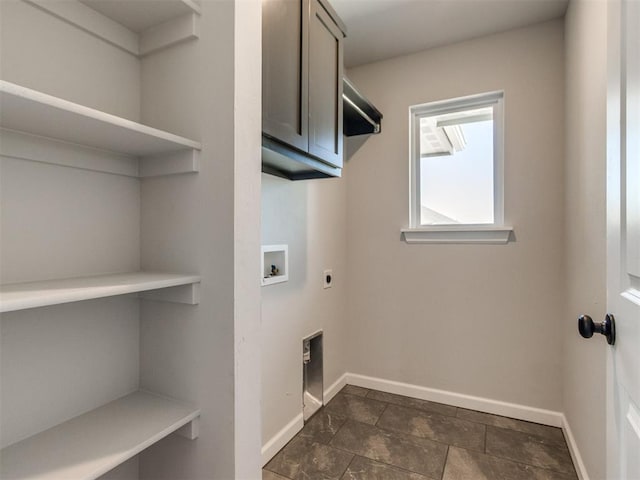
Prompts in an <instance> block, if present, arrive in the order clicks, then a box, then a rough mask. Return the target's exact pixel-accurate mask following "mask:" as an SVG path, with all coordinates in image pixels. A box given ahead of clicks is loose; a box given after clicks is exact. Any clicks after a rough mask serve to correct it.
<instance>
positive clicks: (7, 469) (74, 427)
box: [0, 391, 200, 480]
mask: <svg viewBox="0 0 640 480" xmlns="http://www.w3.org/2000/svg"><path fill="white" fill-rule="evenodd" d="M199 415H200V411H199V410H198V409H195V408H193V407H190V406H186V405H183V404H181V403H178V402H177V401H175V400H170V399H167V398H164V397H161V396H158V395H154V394H151V393H148V392H143V391H138V392H135V393H132V394H130V395H127V396H125V397H122V398H120V399H118V400H115V401H113V402H111V403H108V404H106V405H104V406H102V407H99V408H97V409H95V410H91V411H90V412H88V413H85V414H83V415H80V416H78V417H75V418H72V419H71V420H69V421H67V422H64V423H62V424H60V425H57V426H55V427H53V428H50V429H49V430H45V431H44V432H42V433H38V434H36V435H34V436H32V437H29V438H27V439H25V440H22V441H21V442H18V443H15V444H13V445H10V446H8V447H6V448H4V449H3V450H2V451H0V477H1V478H3V479H11V480H62V479H64V480H91V479H95V478H98V477H99V476H100V475H102V474H104V473H106V472H108V471H109V470H111V469H113V468H114V467H116V466H118V465H120V464H122V463H123V462H125V461H127V460H128V459H130V458H132V457H133V456H134V455H137V454H138V453H140V452H141V451H142V450H144V449H145V448H147V447H149V446H150V445H152V444H154V443H156V442H157V441H159V440H161V439H162V438H164V437H166V436H167V435H169V434H170V433H172V432H175V431H176V430H178V429H181V428H182V430H181V431H180V433H182V434H183V435H184V436H187V437H188V438H191V439H193V438H196V437H197V421H198V417H199ZM188 424H189V426H187V425H188ZM190 427H191V428H190ZM185 429H187V430H188V431H187V432H185Z"/></svg>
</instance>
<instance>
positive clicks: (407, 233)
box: [401, 225, 513, 244]
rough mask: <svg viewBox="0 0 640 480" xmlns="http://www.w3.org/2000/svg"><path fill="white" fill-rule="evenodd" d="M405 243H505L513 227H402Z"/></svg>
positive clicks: (510, 238) (509, 237) (510, 236)
mask: <svg viewBox="0 0 640 480" xmlns="http://www.w3.org/2000/svg"><path fill="white" fill-rule="evenodd" d="M401 231H402V237H403V238H404V241H405V242H407V243H483V244H506V243H508V242H509V240H512V233H513V227H499V226H495V225H460V226H458V225H443V226H433V227H420V228H403V229H402V230H401Z"/></svg>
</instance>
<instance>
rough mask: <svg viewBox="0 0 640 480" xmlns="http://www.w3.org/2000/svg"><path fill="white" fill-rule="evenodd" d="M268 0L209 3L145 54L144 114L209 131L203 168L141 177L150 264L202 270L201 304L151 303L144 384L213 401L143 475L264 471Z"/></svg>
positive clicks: (144, 314) (144, 309) (146, 306)
mask: <svg viewBox="0 0 640 480" xmlns="http://www.w3.org/2000/svg"><path fill="white" fill-rule="evenodd" d="M260 5H261V4H260V2H258V1H250V2H233V1H215V2H214V1H206V2H202V16H201V30H200V31H201V36H200V38H199V39H198V40H197V41H194V42H186V43H184V44H181V45H178V46H176V47H174V48H171V49H169V50H166V51H162V52H158V53H157V54H153V55H150V56H148V57H145V58H144V60H143V61H142V85H143V89H142V117H143V120H144V121H145V122H149V123H151V124H153V125H154V126H156V127H160V128H164V129H168V130H170V131H172V132H177V133H180V134H183V135H187V136H189V137H192V138H197V139H199V140H200V141H201V142H202V144H203V149H202V152H201V157H200V171H199V173H198V174H197V175H181V176H175V177H165V178H154V179H146V180H144V181H143V182H142V187H141V188H142V208H141V217H142V228H141V243H142V260H141V262H142V266H143V267H144V268H153V269H168V270H177V271H185V272H194V273H197V274H199V275H201V276H202V283H201V298H200V304H199V305H197V306H186V305H169V304H164V305H162V304H159V303H153V302H143V303H142V305H141V367H140V382H141V386H142V387H143V388H147V389H150V390H153V391H155V392H160V393H163V394H165V395H169V396H172V397H175V398H180V399H183V400H185V401H188V402H191V403H194V404H196V405H198V406H199V408H200V409H201V411H202V414H201V423H200V436H199V438H198V439H197V440H196V441H194V442H191V441H188V440H185V439H184V438H182V437H178V436H175V435H174V436H170V437H167V438H166V439H164V440H163V441H161V442H159V443H157V444H155V445H153V446H152V447H151V448H149V449H148V450H146V451H145V452H143V453H142V454H141V455H140V478H142V479H153V480H159V479H171V480H173V479H176V478H180V479H185V480H186V479H192V480H199V479H203V478H206V479H220V480H226V479H231V478H247V479H252V478H259V477H260V466H261V465H260V418H259V412H260V405H259V402H260V378H259V374H260V362H259V352H260V328H259V318H260V278H259V276H258V275H257V272H258V265H259V264H260V257H259V253H260V243H259V242H260V209H259V202H260V159H261V157H260V138H261V137H260V128H261V127H260V125H261V111H260V105H261V101H260V95H261V85H260V78H261V74H260V66H261V60H260V58H261V54H260V52H261V49H260V36H261V29H260V24H261V7H260Z"/></svg>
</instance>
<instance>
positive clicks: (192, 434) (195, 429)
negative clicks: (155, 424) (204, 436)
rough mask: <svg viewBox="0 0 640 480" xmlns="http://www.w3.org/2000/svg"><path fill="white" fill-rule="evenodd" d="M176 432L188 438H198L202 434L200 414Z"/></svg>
mask: <svg viewBox="0 0 640 480" xmlns="http://www.w3.org/2000/svg"><path fill="white" fill-rule="evenodd" d="M175 433H176V434H177V435H180V436H181V437H184V438H186V439H187V440H195V439H196V438H198V437H199V436H200V416H197V417H196V418H194V419H193V420H191V421H190V422H189V423H187V424H186V425H185V426H183V427H180V428H179V429H178V430H176V431H175Z"/></svg>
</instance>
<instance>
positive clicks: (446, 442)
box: [262, 385, 578, 480]
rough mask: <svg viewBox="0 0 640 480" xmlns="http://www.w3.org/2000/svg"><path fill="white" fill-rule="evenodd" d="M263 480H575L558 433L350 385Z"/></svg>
mask: <svg viewBox="0 0 640 480" xmlns="http://www.w3.org/2000/svg"><path fill="white" fill-rule="evenodd" d="M262 478H263V480H287V479H290V480H329V479H336V480H577V478H578V477H577V475H576V472H575V469H574V467H573V463H572V462H571V456H570V455H569V450H568V448H567V444H566V442H565V439H564V436H563V434H562V430H560V429H559V428H554V427H547V426H545V425H539V424H537V423H529V422H523V421H521V420H514V419H512V418H506V417H499V416H496V415H489V414H487V413H481V412H476V411H473V410H465V409H462V408H456V407H452V406H449V405H442V404H439V403H433V402H428V401H425V400H417V399H415V398H409V397H402V396H400V395H393V394H389V393H383V392H378V391H375V390H368V389H366V388H361V387H355V386H352V385H347V386H346V387H345V388H344V389H342V391H341V392H340V393H338V395H336V396H335V398H334V399H333V400H331V402H329V404H328V405H327V406H326V407H324V408H323V409H321V410H320V411H319V412H318V413H316V414H315V415H314V416H313V417H312V418H311V420H309V422H307V424H306V425H305V426H304V428H303V429H302V431H300V433H298V435H296V436H295V437H294V439H293V440H291V442H289V443H288V444H287V445H286V446H285V447H284V448H283V449H282V450H281V451H280V452H279V453H278V454H277V455H276V456H275V457H273V459H272V460H271V461H270V462H269V463H268V464H267V465H266V466H265V468H264V470H263V475H262Z"/></svg>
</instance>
